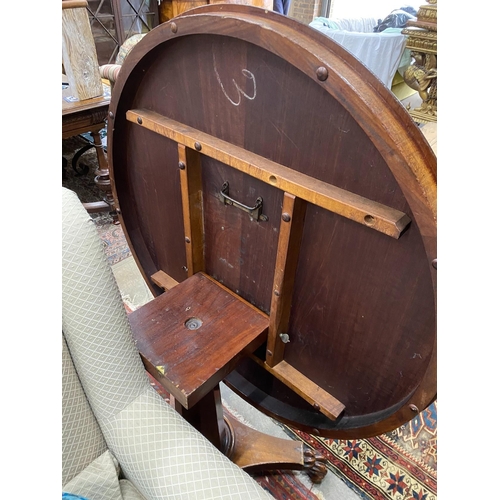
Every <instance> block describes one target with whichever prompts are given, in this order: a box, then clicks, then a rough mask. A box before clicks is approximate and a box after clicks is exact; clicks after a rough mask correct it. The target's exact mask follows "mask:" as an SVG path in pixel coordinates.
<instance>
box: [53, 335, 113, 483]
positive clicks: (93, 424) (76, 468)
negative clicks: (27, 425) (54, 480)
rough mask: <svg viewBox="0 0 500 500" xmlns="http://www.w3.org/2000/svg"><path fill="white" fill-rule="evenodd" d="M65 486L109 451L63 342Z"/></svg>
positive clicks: (63, 459) (63, 452)
mask: <svg viewBox="0 0 500 500" xmlns="http://www.w3.org/2000/svg"><path fill="white" fill-rule="evenodd" d="M62 348H63V349H62V484H63V485H64V484H66V483H67V482H68V481H70V480H71V479H73V478H74V477H75V476H76V475H77V474H78V473H79V472H80V471H82V470H83V469H84V468H85V467H87V465H89V464H90V463H91V462H92V461H93V460H95V459H96V458H97V457H98V456H99V455H101V454H102V453H104V451H106V449H107V446H106V442H105V441H104V436H103V435H102V432H101V429H100V428H99V425H98V424H97V421H96V419H95V417H94V414H93V413H92V410H91V408H90V406H89V403H88V401H87V398H86V397H85V393H84V392H83V389H82V386H81V385H80V380H79V379H78V375H77V373H76V371H75V368H74V366H73V362H72V361H71V356H70V354H69V352H68V347H67V345H66V342H65V340H64V337H63V339H62Z"/></svg>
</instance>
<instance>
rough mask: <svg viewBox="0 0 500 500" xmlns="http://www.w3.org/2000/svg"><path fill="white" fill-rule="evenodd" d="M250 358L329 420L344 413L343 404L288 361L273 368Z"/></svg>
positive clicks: (258, 359)
mask: <svg viewBox="0 0 500 500" xmlns="http://www.w3.org/2000/svg"><path fill="white" fill-rule="evenodd" d="M250 357H251V358H252V359H253V360H254V361H255V362H256V363H258V364H259V365H260V366H262V367H263V368H265V369H266V370H267V371H268V372H270V373H272V374H273V375H274V376H275V377H276V378H277V379H279V380H280V381H281V382H283V383H284V384H285V385H286V386H288V387H289V388H290V389H292V390H293V391H294V392H296V393H297V394H298V395H299V396H301V397H302V398H303V399H305V400H306V401H307V402H308V403H310V404H311V405H312V406H313V407H314V408H315V409H316V410H318V411H320V412H321V413H323V415H325V416H326V417H328V418H329V419H331V420H336V419H337V418H338V417H339V415H340V414H341V413H342V412H343V411H344V409H345V406H344V404H343V403H341V402H340V401H339V400H338V399H336V398H335V397H333V396H332V395H330V394H328V392H326V391H325V390H323V389H322V388H321V387H319V385H317V384H315V383H314V382H313V381H312V380H310V379H308V378H307V377H306V376H305V375H303V374H302V373H301V372H299V371H298V370H296V369H295V368H294V367H293V366H292V365H290V364H288V363H287V362H286V361H281V362H280V363H278V364H277V365H276V366H274V367H271V366H269V365H268V364H267V363H266V362H265V361H262V360H261V359H260V358H258V357H257V356H255V355H253V354H252V355H251V356H250Z"/></svg>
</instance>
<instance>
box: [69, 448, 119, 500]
mask: <svg viewBox="0 0 500 500" xmlns="http://www.w3.org/2000/svg"><path fill="white" fill-rule="evenodd" d="M119 470H120V468H119V465H118V462H117V461H116V460H115V459H114V458H113V456H112V455H111V453H110V452H109V451H105V452H104V453H103V454H102V455H101V456H100V457H98V458H96V459H95V460H94V461H93V462H92V463H90V464H89V465H88V466H87V467H86V468H85V469H84V470H82V471H81V472H80V474H78V475H77V476H75V477H74V478H73V479H72V480H71V481H70V482H69V483H67V484H65V485H64V486H63V492H65V493H73V495H80V496H82V497H85V498H88V499H89V500H123V497H122V493H121V489H120V482H119V481H118V473H119Z"/></svg>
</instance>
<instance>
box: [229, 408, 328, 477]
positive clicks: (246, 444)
mask: <svg viewBox="0 0 500 500" xmlns="http://www.w3.org/2000/svg"><path fill="white" fill-rule="evenodd" d="M224 419H225V421H226V424H227V425H228V428H229V429H230V432H231V434H232V435H233V436H234V437H233V440H232V442H233V447H232V450H230V453H227V456H228V458H229V459H231V461H232V462H234V463H235V464H236V465H238V466H239V467H241V468H242V469H244V470H246V471H247V472H257V471H265V470H272V469H288V470H304V471H306V472H307V474H308V475H309V477H310V478H311V481H312V482H313V483H316V484H318V483H320V482H321V481H322V480H323V478H324V477H325V475H326V473H327V468H326V465H325V462H326V459H325V458H324V457H323V456H322V455H321V454H319V453H318V452H316V451H313V450H310V449H308V448H305V447H304V445H303V443H301V442H300V441H293V440H290V439H281V438H276V437H274V436H269V435H268V434H264V433H262V432H259V431H256V430H255V429H251V428H250V427H248V426H246V425H244V424H242V423H241V422H239V421H238V420H236V419H235V418H234V417H233V416H232V415H230V414H229V413H227V412H226V413H225V415H224Z"/></svg>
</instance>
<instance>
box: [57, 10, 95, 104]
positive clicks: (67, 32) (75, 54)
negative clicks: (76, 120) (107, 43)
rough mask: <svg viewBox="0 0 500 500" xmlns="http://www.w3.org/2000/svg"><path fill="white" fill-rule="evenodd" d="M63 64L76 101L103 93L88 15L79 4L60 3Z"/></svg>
mask: <svg viewBox="0 0 500 500" xmlns="http://www.w3.org/2000/svg"><path fill="white" fill-rule="evenodd" d="M62 4H63V9H62V53H63V65H64V69H65V71H66V76H67V77H68V83H69V86H70V89H71V93H72V95H73V96H74V97H77V98H78V99H79V100H80V101H84V100H86V99H92V98H93V97H98V96H101V95H103V93H104V92H103V87H102V81H101V77H100V75H99V63H98V61H97V52H96V48H95V42H94V37H93V36H92V31H91V29H90V21H89V16H88V14H87V10H86V9H85V8H83V7H78V6H76V7H75V8H67V7H68V4H75V5H79V3H78V2H62Z"/></svg>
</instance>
